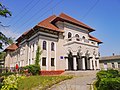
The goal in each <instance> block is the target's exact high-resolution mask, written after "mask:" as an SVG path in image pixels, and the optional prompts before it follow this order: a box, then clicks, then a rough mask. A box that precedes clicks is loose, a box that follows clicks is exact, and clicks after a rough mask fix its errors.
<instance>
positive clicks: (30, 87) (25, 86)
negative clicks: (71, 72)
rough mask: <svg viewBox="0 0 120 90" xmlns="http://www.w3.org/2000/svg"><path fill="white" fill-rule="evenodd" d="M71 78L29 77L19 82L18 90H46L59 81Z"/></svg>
mask: <svg viewBox="0 0 120 90" xmlns="http://www.w3.org/2000/svg"><path fill="white" fill-rule="evenodd" d="M71 78H72V76H31V77H27V78H25V79H22V80H20V81H19V84H18V90H46V88H48V87H50V86H52V85H54V84H56V83H59V82H60V81H63V80H66V79H71ZM36 88H37V89H36Z"/></svg>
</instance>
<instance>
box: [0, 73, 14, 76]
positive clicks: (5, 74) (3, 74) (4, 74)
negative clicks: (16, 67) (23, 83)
mask: <svg viewBox="0 0 120 90" xmlns="http://www.w3.org/2000/svg"><path fill="white" fill-rule="evenodd" d="M12 74H14V73H13V72H7V73H1V74H0V77H1V76H9V75H12Z"/></svg>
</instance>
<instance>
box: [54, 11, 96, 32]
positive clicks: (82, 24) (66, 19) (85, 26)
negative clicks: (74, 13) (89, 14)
mask: <svg viewBox="0 0 120 90" xmlns="http://www.w3.org/2000/svg"><path fill="white" fill-rule="evenodd" d="M59 20H61V21H66V22H69V23H72V24H75V25H77V26H80V27H83V28H86V29H88V30H89V31H90V32H92V31H95V30H94V29H93V28H91V27H89V26H88V25H86V24H84V23H82V22H80V21H78V20H76V19H74V18H72V17H70V16H68V15H66V14H64V13H61V14H60V15H59V17H56V18H55V19H54V20H53V21H52V22H57V21H59Z"/></svg>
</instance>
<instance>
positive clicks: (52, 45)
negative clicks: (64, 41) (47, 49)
mask: <svg viewBox="0 0 120 90" xmlns="http://www.w3.org/2000/svg"><path fill="white" fill-rule="evenodd" d="M54 47H55V45H54V42H52V43H51V51H54Z"/></svg>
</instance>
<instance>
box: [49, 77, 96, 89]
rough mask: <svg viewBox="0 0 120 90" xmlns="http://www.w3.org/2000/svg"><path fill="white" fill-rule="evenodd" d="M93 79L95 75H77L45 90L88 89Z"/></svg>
mask: <svg viewBox="0 0 120 90" xmlns="http://www.w3.org/2000/svg"><path fill="white" fill-rule="evenodd" d="M94 80H95V76H94V75H93V76H83V77H81V76H77V77H75V78H73V79H70V80H66V81H63V82H61V83H59V84H56V85H54V86H52V87H51V88H49V89H47V90H90V84H91V83H92V82H93V81H94Z"/></svg>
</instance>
